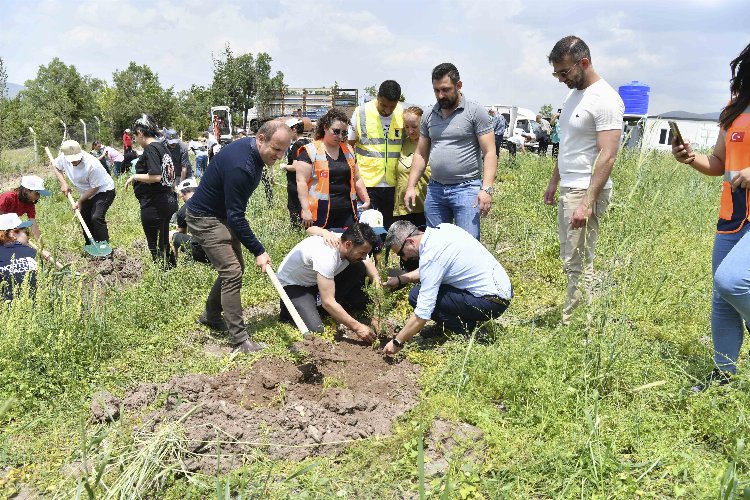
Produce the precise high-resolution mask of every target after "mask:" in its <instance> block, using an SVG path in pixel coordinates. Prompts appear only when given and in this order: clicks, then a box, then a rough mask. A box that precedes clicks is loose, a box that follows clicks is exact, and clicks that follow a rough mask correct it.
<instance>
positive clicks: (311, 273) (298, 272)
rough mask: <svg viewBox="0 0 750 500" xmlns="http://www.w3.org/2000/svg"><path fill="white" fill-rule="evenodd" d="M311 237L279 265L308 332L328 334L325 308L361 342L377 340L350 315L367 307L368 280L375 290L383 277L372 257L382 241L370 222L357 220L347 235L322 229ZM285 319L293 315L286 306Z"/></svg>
mask: <svg viewBox="0 0 750 500" xmlns="http://www.w3.org/2000/svg"><path fill="white" fill-rule="evenodd" d="M307 233H308V234H309V235H310V236H309V237H307V238H305V239H304V240H302V241H301V242H299V243H297V245H296V246H295V247H294V248H292V250H291V252H289V254H288V255H287V256H286V257H285V258H284V260H283V261H282V263H281V265H280V266H279V273H278V277H279V281H280V282H281V284H282V285H283V286H284V291H285V292H286V294H287V295H288V296H289V299H290V300H291V301H292V304H294V308H295V309H297V312H298V313H299V315H300V317H301V318H302V321H304V323H305V325H306V326H307V328H308V330H310V331H311V332H315V333H322V332H323V321H322V319H321V318H320V312H319V311H318V300H317V297H318V296H319V297H320V305H321V306H322V308H323V309H324V310H325V311H326V312H327V313H328V314H330V315H331V317H332V318H333V319H334V320H335V321H336V322H337V323H340V324H342V325H344V326H346V327H347V328H349V329H350V330H352V331H353V332H354V334H355V335H357V337H359V338H360V339H361V340H364V341H368V342H372V341H373V340H375V332H374V331H373V329H372V328H370V327H369V326H367V325H365V324H363V323H360V322H359V321H357V320H356V319H354V318H353V317H352V316H351V315H350V314H349V312H348V311H351V310H356V309H360V310H361V309H364V308H365V306H367V302H368V300H369V299H368V296H367V294H366V293H365V292H364V290H363V287H364V284H365V276H368V277H369V278H370V279H371V280H372V282H373V283H374V284H376V286H379V284H380V277H379V275H378V271H377V269H376V268H375V264H374V263H373V262H372V260H370V259H368V258H367V254H369V253H370V251H372V249H373V248H375V247H377V246H379V245H378V243H379V239H378V237H377V236H376V235H375V233H374V232H373V230H372V228H371V227H370V226H369V225H368V224H365V223H361V222H355V223H354V224H352V225H351V226H349V227H348V228H347V229H346V231H344V232H343V233H342V234H337V233H332V232H330V231H328V230H326V229H323V228H321V227H316V226H312V227H310V228H308V229H307ZM279 319H280V320H281V321H290V320H291V316H290V315H289V312H288V311H287V308H286V306H285V305H284V302H283V301H282V302H281V314H280V316H279Z"/></svg>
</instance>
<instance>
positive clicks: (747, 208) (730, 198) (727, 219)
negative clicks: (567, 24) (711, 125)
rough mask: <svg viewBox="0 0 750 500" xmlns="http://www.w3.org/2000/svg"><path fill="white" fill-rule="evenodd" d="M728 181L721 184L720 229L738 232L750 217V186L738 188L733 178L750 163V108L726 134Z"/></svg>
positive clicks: (726, 176) (749, 165)
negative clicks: (734, 186) (733, 187)
mask: <svg viewBox="0 0 750 500" xmlns="http://www.w3.org/2000/svg"><path fill="white" fill-rule="evenodd" d="M724 147H725V159H724V183H723V185H722V188H721V204H720V207H719V221H718V223H717V224H716V231H717V232H718V233H722V234H726V233H736V232H737V231H739V230H740V229H742V227H743V226H744V225H745V221H747V220H748V218H750V189H743V188H737V189H736V190H735V191H734V192H732V185H731V182H732V180H734V178H735V177H736V176H737V174H738V173H739V171H740V170H744V169H746V168H748V167H750V108H749V109H746V110H745V112H744V113H742V114H740V115H739V116H738V117H737V118H735V119H734V121H733V122H732V124H731V125H730V126H729V129H728V130H727V131H726V133H725V135H724Z"/></svg>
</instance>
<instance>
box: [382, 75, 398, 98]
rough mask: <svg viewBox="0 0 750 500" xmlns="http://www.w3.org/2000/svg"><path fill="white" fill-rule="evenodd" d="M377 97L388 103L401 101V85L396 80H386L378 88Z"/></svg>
mask: <svg viewBox="0 0 750 500" xmlns="http://www.w3.org/2000/svg"><path fill="white" fill-rule="evenodd" d="M378 97H384V98H386V99H388V100H389V101H398V100H399V99H401V85H399V84H398V82H397V81H396V80H386V81H384V82H383V83H381V84H380V87H379V88H378Z"/></svg>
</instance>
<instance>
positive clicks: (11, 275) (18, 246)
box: [0, 213, 37, 301]
mask: <svg viewBox="0 0 750 500" xmlns="http://www.w3.org/2000/svg"><path fill="white" fill-rule="evenodd" d="M31 225H32V223H31V221H21V218H20V217H19V216H18V214H15V213H8V214H2V215H0V294H1V295H2V297H3V299H4V300H6V301H11V300H13V297H14V296H16V295H18V292H19V290H20V288H21V286H23V284H24V282H25V281H26V282H27V283H28V287H29V292H30V293H33V292H34V291H35V290H36V270H37V264H36V250H34V249H33V248H31V247H29V246H27V245H25V244H24V243H21V241H20V240H25V235H24V234H23V229H25V228H27V227H29V226H31Z"/></svg>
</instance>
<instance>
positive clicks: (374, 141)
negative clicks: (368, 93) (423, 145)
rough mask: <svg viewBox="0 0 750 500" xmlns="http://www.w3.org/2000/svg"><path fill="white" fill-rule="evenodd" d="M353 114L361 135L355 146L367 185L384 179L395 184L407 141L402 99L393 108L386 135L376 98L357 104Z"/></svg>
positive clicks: (391, 184) (361, 175)
mask: <svg viewBox="0 0 750 500" xmlns="http://www.w3.org/2000/svg"><path fill="white" fill-rule="evenodd" d="M354 116H355V117H356V119H355V121H356V124H355V126H356V128H357V134H358V136H359V139H357V144H356V148H355V151H356V154H357V166H358V167H359V175H360V177H362V180H363V181H364V183H365V186H367V187H374V186H377V185H378V184H380V183H381V182H382V181H383V180H384V179H385V182H387V183H388V185H390V186H395V185H396V172H397V165H398V159H399V157H400V156H401V146H402V145H403V142H404V138H403V135H404V108H403V107H402V106H401V104H400V103H399V104H397V105H396V108H395V109H394V110H393V113H392V114H391V124H390V126H389V127H388V137H387V138H386V137H385V136H384V135H383V122H382V121H381V120H380V113H378V108H377V101H376V100H372V101H370V102H368V103H367V104H365V105H363V106H359V107H357V109H356V110H355V112H354Z"/></svg>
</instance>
